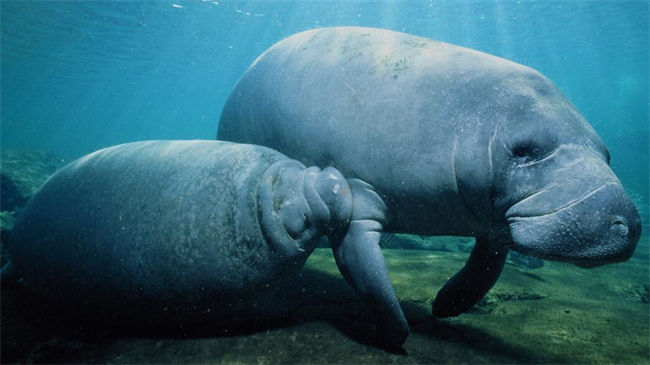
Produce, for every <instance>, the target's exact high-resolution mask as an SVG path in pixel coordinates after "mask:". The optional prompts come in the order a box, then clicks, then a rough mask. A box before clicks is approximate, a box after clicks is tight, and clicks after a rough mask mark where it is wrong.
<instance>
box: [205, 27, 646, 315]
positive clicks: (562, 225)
mask: <svg viewBox="0 0 650 365" xmlns="http://www.w3.org/2000/svg"><path fill="white" fill-rule="evenodd" d="M217 137H218V138H219V139H224V140H231V141H238V142H247V143H255V144H259V145H264V146H268V147H271V148H274V149H276V150H278V151H281V152H282V153H285V154H286V155H287V156H290V157H291V158H295V159H297V160H300V161H302V162H303V163H305V164H313V165H317V166H328V165H331V166H334V167H336V168H337V169H339V170H340V171H341V172H342V173H343V174H345V175H346V176H348V177H356V178H359V179H361V180H363V181H366V182H368V183H369V184H372V186H374V188H375V190H376V191H377V193H378V194H379V195H380V196H381V198H382V199H383V200H384V201H385V203H386V213H385V214H386V216H387V221H386V223H385V224H384V229H385V230H386V231H389V232H406V233H413V234H421V235H463V236H475V237H476V238H477V243H476V246H475V248H474V251H473V252H472V254H471V256H470V258H469V260H468V262H467V264H466V265H465V267H464V268H463V269H462V270H461V271H460V272H459V273H458V274H456V275H455V276H454V277H453V278H452V279H451V280H450V281H449V282H448V283H447V284H446V285H445V286H444V287H443V288H442V290H441V291H440V292H439V293H438V295H437V297H436V300H435V301H434V304H433V312H434V314H435V315H437V316H441V317H444V316H455V315H458V314H460V313H462V312H463V311H465V310H467V309H468V308H470V307H471V306H472V305H473V304H474V303H476V301H478V300H479V299H480V298H481V297H482V296H483V295H484V294H485V293H486V292H487V291H488V290H489V289H490V287H492V285H493V284H494V283H495V281H496V280H497V278H498V276H499V274H500V272H501V270H502V268H503V264H504V261H505V258H506V254H507V251H508V249H510V248H512V249H514V250H516V251H518V252H521V253H524V254H528V255H533V256H536V257H540V258H544V259H549V260H559V261H566V262H571V263H574V264H576V265H579V266H583V267H592V266H598V265H602V264H605V263H610V262H618V261H624V260H627V259H628V258H629V257H630V256H631V255H632V253H633V251H634V248H635V246H636V243H637V241H638V239H639V236H640V233H641V228H640V219H639V214H638V212H637V210H636V209H635V207H634V206H633V204H632V203H631V202H630V200H629V198H628V197H627V196H626V194H625V192H624V191H623V188H622V186H621V184H620V182H619V180H618V179H617V178H616V176H615V175H614V173H613V172H612V170H611V169H610V168H609V166H608V163H609V153H608V151H607V148H606V147H605V145H604V144H603V142H602V141H601V139H600V138H599V137H598V136H597V135H596V133H595V132H594V130H593V129H592V128H591V127H590V126H589V124H588V123H587V122H586V121H585V120H584V118H583V117H582V116H581V115H580V114H579V113H578V111H577V110H576V109H575V108H574V107H573V105H571V103H570V102H569V101H568V100H567V99H566V98H565V97H564V96H563V95H562V94H561V93H560V91H559V90H558V89H557V88H556V87H555V86H554V85H553V83H552V82H551V81H550V80H548V79H547V78H546V77H544V76H543V75H541V74H540V73H539V72H537V71H535V70H533V69H531V68H528V67H526V66H522V65H519V64H516V63H513V62H510V61H507V60H505V59H502V58H498V57H494V56H491V55H488V54H485V53H481V52H477V51H474V50H471V49H467V48H462V47H457V46H453V45H450V44H445V43H441V42H436V41H432V40H429V39H425V38H420V37H416V36H412V35H408V34H404V33H397V32H392V31H387V30H380V29H371V28H357V27H344V28H323V29H315V30H310V31H306V32H303V33H299V34H296V35H293V36H291V37H289V38H287V39H285V40H282V41H281V42H279V43H277V44H275V45H274V46H273V47H271V48H270V49H269V50H267V51H266V52H265V53H264V54H262V55H261V56H260V57H259V58H258V59H257V60H256V61H255V62H254V63H253V65H251V66H250V68H249V69H248V70H247V71H246V73H245V74H244V75H243V77H242V78H241V79H240V80H239V82H238V84H237V85H236V86H235V88H234V90H233V91H232V93H231V95H230V98H229V99H228V101H227V103H226V105H225V107H224V109H223V114H222V116H221V120H220V122H219V129H218V133H217ZM369 261H370V260H361V261H359V262H356V263H355V265H361V266H362V265H369V264H370V263H369Z"/></svg>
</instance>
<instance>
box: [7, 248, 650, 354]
mask: <svg viewBox="0 0 650 365" xmlns="http://www.w3.org/2000/svg"><path fill="white" fill-rule="evenodd" d="M648 247H649V245H648V237H647V236H644V237H643V238H642V241H641V242H640V246H639V249H638V251H637V253H636V255H635V257H633V258H632V259H631V260H630V261H628V262H626V263H622V264H616V265H609V266H605V267H601V268H596V269H580V268H577V267H573V266H571V265H566V264H557V263H549V262H547V263H546V264H545V266H544V267H542V268H539V269H535V270H527V269H524V268H521V267H517V266H514V265H510V264H508V265H507V266H506V268H505V270H504V273H503V275H502V277H501V279H500V280H499V282H498V283H497V285H496V286H495V287H494V288H493V289H492V290H491V291H490V293H488V295H487V297H486V298H484V300H482V301H481V302H480V303H479V305H477V306H476V307H475V308H474V309H473V311H472V312H470V313H466V314H463V315H461V316H459V317H457V318H452V319H442V320H439V319H434V318H433V317H432V316H431V314H430V310H431V309H430V308H431V301H432V299H433V297H434V295H435V293H436V291H437V290H438V289H439V288H440V287H441V286H442V285H443V283H444V282H445V280H446V279H447V278H448V277H449V276H451V275H453V273H455V271H456V270H457V269H459V268H460V267H462V265H463V263H464V261H465V260H466V258H467V254H464V253H459V252H434V251H420V250H390V249H387V250H384V252H385V255H386V260H387V263H388V266H389V270H390V273H391V278H392V280H393V283H394V285H395V288H396V290H397V292H398V295H399V297H400V301H401V304H402V307H403V308H404V310H405V312H406V315H407V317H408V320H409V323H410V326H411V334H410V336H409V338H408V339H407V341H406V343H405V344H404V346H403V349H401V350H399V351H388V350H386V349H382V348H381V347H378V346H377V345H375V342H374V338H375V337H374V336H375V332H374V326H373V320H372V317H371V316H370V314H369V311H368V308H367V307H366V306H365V305H364V304H363V303H362V302H361V301H360V300H359V298H358V297H357V296H356V294H355V293H354V292H353V291H352V289H351V288H350V287H349V286H348V285H347V284H346V283H345V281H343V279H342V277H341V276H340V274H339V273H338V270H337V268H336V264H335V263H334V259H333V257H332V254H331V252H330V251H329V250H328V249H317V250H316V252H314V254H313V255H312V256H311V258H310V259H309V261H308V262H307V265H306V266H305V269H304V270H303V271H302V273H301V275H300V276H299V277H297V278H296V281H295V288H296V290H295V291H294V294H293V295H294V296H295V298H294V299H295V300H298V301H300V302H301V303H303V305H302V306H301V308H300V309H299V310H296V311H293V312H292V313H291V314H290V315H289V316H288V317H287V318H286V319H284V320H281V321H277V322H274V323H266V324H258V325H255V326H247V327H242V328H235V329H233V330H215V331H213V332H212V333H210V332H207V333H206V332H205V331H203V332H202V333H192V332H191V329H190V330H188V333H185V334H183V333H175V334H164V333H148V334H143V333H139V334H138V333H135V332H133V331H131V332H129V331H125V330H115V329H108V328H98V327H94V326H91V325H88V324H84V323H80V322H79V321H78V320H75V319H74V318H70V317H68V316H63V315H61V314H60V313H58V312H57V311H56V310H54V309H52V308H50V306H49V305H48V303H46V302H43V301H42V300H41V299H40V298H39V297H38V296H35V295H34V294H33V293H31V291H30V290H29V288H27V287H26V286H25V285H17V286H13V287H4V288H3V289H2V298H1V299H2V318H1V323H0V324H1V335H2V343H1V345H2V353H1V355H2V358H1V359H0V360H1V362H2V363H13V362H20V363H35V362H41V363H42V362H47V363H54V362H57V363H61V362H65V363H204V362H219V363H222V362H225V363H256V364H265V363H625V364H648V362H649V359H650V342H649V341H650V329H649V326H650V314H649V306H648V287H649V281H650V278H649V272H648V270H649V267H650V263H649V258H648V251H649V249H648Z"/></svg>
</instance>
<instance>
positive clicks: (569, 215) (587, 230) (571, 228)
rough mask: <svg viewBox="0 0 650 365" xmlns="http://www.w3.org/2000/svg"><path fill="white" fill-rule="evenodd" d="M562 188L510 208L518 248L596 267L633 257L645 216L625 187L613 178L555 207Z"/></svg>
mask: <svg viewBox="0 0 650 365" xmlns="http://www.w3.org/2000/svg"><path fill="white" fill-rule="evenodd" d="M556 193H557V191H556V189H552V188H550V189H547V190H544V191H542V192H539V193H536V194H534V195H532V196H530V197H528V198H526V199H524V200H522V201H520V202H518V203H517V204H514V205H513V206H512V207H511V208H510V209H508V211H507V212H506V218H507V220H508V225H509V228H510V233H511V237H512V241H513V242H514V246H513V247H512V248H513V249H515V250H517V251H520V252H522V253H525V254H529V255H533V256H537V257H541V258H546V259H552V260H559V261H567V262H571V263H574V264H576V265H578V266H583V267H593V266H599V265H602V264H606V263H611V262H620V261H625V260H627V259H629V258H630V257H631V256H632V254H633V253H634V249H635V247H636V244H637V242H638V240H639V237H640V235H641V220H640V217H639V213H638V211H637V209H636V208H635V207H634V205H633V204H632V202H631V201H630V199H629V198H628V196H627V194H626V193H625V191H624V190H623V187H622V186H621V184H620V183H619V182H618V181H609V182H606V183H604V184H601V185H600V186H598V187H596V188H594V189H592V190H590V191H589V192H588V193H586V194H584V195H582V196H580V197H578V198H576V199H573V200H569V201H566V203H565V204H563V205H561V206H559V207H554V208H552V209H550V208H551V207H552V206H553V205H554V204H556V203H553V202H554V201H556V200H557V199H554V198H555V197H554V196H553V195H554V194H556Z"/></svg>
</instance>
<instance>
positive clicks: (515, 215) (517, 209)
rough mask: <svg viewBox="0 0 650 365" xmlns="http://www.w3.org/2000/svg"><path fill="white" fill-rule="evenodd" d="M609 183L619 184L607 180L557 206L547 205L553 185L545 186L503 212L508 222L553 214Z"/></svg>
mask: <svg viewBox="0 0 650 365" xmlns="http://www.w3.org/2000/svg"><path fill="white" fill-rule="evenodd" d="M609 185H619V186H620V183H619V182H618V181H609V182H606V183H604V184H601V185H599V186H597V187H596V188H594V189H592V190H591V191H589V192H588V193H586V194H584V195H581V196H579V197H578V198H576V199H572V200H569V201H567V202H566V203H565V204H562V205H560V206H559V207H553V208H551V207H549V202H551V203H552V201H553V198H554V197H553V196H548V195H552V194H553V186H550V187H547V188H545V189H543V190H540V191H538V192H536V193H533V194H532V195H530V196H528V197H526V198H524V199H522V200H520V201H518V202H517V203H515V204H513V205H512V206H511V207H510V208H509V209H508V210H507V211H506V214H505V217H506V220H507V221H508V223H509V224H511V223H514V222H516V221H517V220H519V219H526V218H540V217H543V216H548V215H553V214H557V213H560V212H562V211H565V210H567V209H570V208H571V207H573V206H574V205H576V204H579V203H581V202H582V201H584V200H585V199H588V198H589V197H590V196H592V195H595V194H597V193H598V192H599V191H601V190H603V189H605V188H607V186H609Z"/></svg>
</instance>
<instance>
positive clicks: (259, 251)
mask: <svg viewBox="0 0 650 365" xmlns="http://www.w3.org/2000/svg"><path fill="white" fill-rule="evenodd" d="M282 159H286V157H285V156H283V155H281V154H279V153H277V152H275V151H273V150H270V149H267V148H263V147H257V146H251V145H239V144H231V143H226V142H217V141H150V142H139V143H131V144H125V145H120V146H115V147H111V148H107V149H104V150H101V151H98V152H95V153H93V154H90V155H88V156H85V157H83V158H81V159H79V160H77V161H75V162H73V163H71V164H70V165H68V166H66V167H65V168H63V169H62V170H60V171H58V172H57V173H56V174H55V175H53V176H52V177H51V178H50V179H49V180H48V181H47V182H46V183H45V184H44V185H43V186H42V188H41V189H40V191H39V192H38V193H37V194H36V195H35V197H34V198H33V200H32V201H31V202H30V203H29V204H28V206H27V207H26V208H25V210H24V212H23V214H22V215H21V216H20V218H19V219H18V221H17V223H16V225H15V228H14V231H13V232H12V236H11V240H10V242H9V251H10V255H11V259H12V262H13V263H14V265H15V266H16V268H17V269H18V271H19V273H20V275H21V276H22V277H23V278H25V280H26V281H27V282H28V283H29V284H30V285H31V286H33V287H35V288H36V289H37V290H38V291H40V292H42V293H44V294H45V295H46V296H48V297H50V298H52V299H54V300H55V301H57V302H59V303H66V304H65V305H66V306H68V305H70V304H72V306H73V307H74V306H75V305H74V303H70V302H74V301H83V302H84V304H82V303H76V304H78V305H79V306H80V307H82V308H92V307H103V308H106V309H107V310H108V311H111V310H115V309H120V310H116V311H114V314H115V315H117V312H126V314H127V315H126V317H127V318H132V317H136V316H143V317H144V318H149V317H152V318H153V319H151V318H149V319H147V320H151V321H159V320H160V316H161V315H162V316H165V315H166V313H168V315H167V316H168V317H169V318H167V319H163V321H166V320H172V321H174V320H175V321H178V320H179V319H180V320H184V321H187V320H192V319H197V320H198V319H205V318H209V314H208V315H207V316H206V313H209V312H212V313H213V314H214V313H225V312H228V311H227V310H224V308H217V307H219V306H222V305H225V304H228V305H231V306H233V305H235V306H237V303H240V302H242V301H243V302H242V303H240V304H241V305H242V306H243V307H247V306H248V305H250V303H245V301H246V300H247V299H248V298H250V297H251V296H252V295H253V294H256V295H257V294H259V293H260V290H261V289H260V288H264V287H265V286H266V285H267V284H269V282H270V281H272V280H273V279H277V278H278V276H279V275H281V274H282V271H286V270H288V269H289V268H290V267H291V265H288V263H287V262H283V261H282V260H281V259H279V258H278V257H277V255H276V254H275V252H274V250H273V248H272V247H271V246H270V245H269V244H268V242H266V241H265V240H264V238H263V235H262V234H261V232H260V226H259V223H258V211H257V187H258V185H259V178H260V177H261V176H262V174H263V172H264V171H265V170H266V169H267V168H268V167H269V166H271V165H272V164H273V163H274V162H277V161H280V160H282ZM294 259H296V260H298V261H300V260H302V261H304V259H305V258H294ZM298 264H300V263H298ZM188 305H189V306H191V308H193V309H192V310H190V311H189V313H188V310H187V309H188V308H187V307H188ZM125 308H126V310H125ZM230 309H231V310H232V309H233V308H230ZM201 312H204V313H201ZM152 313H155V315H154V314H152ZM194 316H195V317H196V318H195V317H194Z"/></svg>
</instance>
